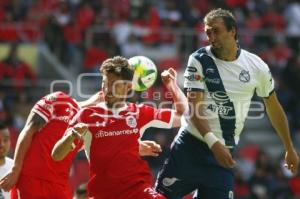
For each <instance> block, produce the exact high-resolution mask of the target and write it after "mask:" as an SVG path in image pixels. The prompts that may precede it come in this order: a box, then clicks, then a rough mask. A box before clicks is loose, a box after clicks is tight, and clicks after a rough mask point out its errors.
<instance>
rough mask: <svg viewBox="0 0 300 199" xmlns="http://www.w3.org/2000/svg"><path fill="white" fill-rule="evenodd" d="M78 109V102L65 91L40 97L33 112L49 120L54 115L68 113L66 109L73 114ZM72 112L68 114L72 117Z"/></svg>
mask: <svg viewBox="0 0 300 199" xmlns="http://www.w3.org/2000/svg"><path fill="white" fill-rule="evenodd" d="M77 109H79V107H78V104H77V103H76V102H75V101H74V100H73V99H72V98H71V97H70V96H69V95H67V94H65V93H63V92H54V93H51V94H49V95H46V96H45V97H43V98H42V99H40V100H39V101H38V102H37V103H36V104H35V105H34V107H33V108H32V112H34V113H36V114H38V115H39V116H40V117H42V118H43V119H44V120H45V121H46V122H48V121H49V120H51V119H52V118H53V117H57V116H62V115H66V114H65V112H66V111H69V112H71V113H72V114H73V113H74V112H77ZM71 110H72V111H71ZM72 114H69V115H67V116H68V117H69V118H70V117H72Z"/></svg>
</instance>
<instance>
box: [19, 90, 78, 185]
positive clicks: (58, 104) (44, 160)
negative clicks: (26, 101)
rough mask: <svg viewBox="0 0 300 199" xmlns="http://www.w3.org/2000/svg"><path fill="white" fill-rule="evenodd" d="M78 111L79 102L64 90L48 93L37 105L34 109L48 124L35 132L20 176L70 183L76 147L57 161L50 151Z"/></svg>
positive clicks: (64, 183)
mask: <svg viewBox="0 0 300 199" xmlns="http://www.w3.org/2000/svg"><path fill="white" fill-rule="evenodd" d="M78 110H79V106H78V104H77V103H76V102H75V101H74V100H73V99H72V98H71V97H70V96H68V95H66V94H65V93H63V92H55V93H52V94H49V95H47V96H45V97H43V98H42V99H41V100H39V101H38V102H37V103H36V104H35V106H34V107H33V109H32V111H33V112H34V113H36V114H38V115H39V116H41V117H42V118H43V119H44V120H45V121H46V123H45V125H44V126H43V127H42V128H41V129H40V130H39V131H38V132H35V134H34V137H33V139H32V143H31V145H30V148H29V150H28V152H27V154H26V156H25V159H24V164H23V168H22V171H21V176H20V177H21V178H22V176H23V177H25V178H28V177H32V178H37V179H42V180H46V181H49V182H53V183H58V184H62V185H66V184H68V179H69V170H70V167H71V164H72V159H73V157H74V156H75V155H76V152H77V150H73V151H72V152H71V153H70V154H69V155H68V156H67V157H66V158H65V159H63V160H62V161H54V160H53V159H52V157H51V151H52V149H53V147H54V145H55V143H56V142H57V141H58V140H59V139H60V138H61V137H62V136H63V135H64V133H65V131H66V129H67V128H68V125H69V121H70V120H71V119H72V118H73V117H74V115H75V114H76V113H77V112H78ZM25 180H26V179H25Z"/></svg>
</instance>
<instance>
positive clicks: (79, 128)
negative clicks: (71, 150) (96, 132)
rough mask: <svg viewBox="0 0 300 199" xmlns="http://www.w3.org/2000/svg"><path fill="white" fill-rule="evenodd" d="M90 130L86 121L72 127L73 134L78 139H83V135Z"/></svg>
mask: <svg viewBox="0 0 300 199" xmlns="http://www.w3.org/2000/svg"><path fill="white" fill-rule="evenodd" d="M87 131H88V127H87V125H86V124H84V123H78V124H76V125H75V126H74V127H73V129H72V135H73V136H74V137H75V138H77V139H83V136H84V135H85V134H86V132H87Z"/></svg>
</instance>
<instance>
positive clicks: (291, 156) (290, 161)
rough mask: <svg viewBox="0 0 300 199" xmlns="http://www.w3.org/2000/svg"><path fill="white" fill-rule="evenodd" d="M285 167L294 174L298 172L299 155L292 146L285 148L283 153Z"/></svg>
mask: <svg viewBox="0 0 300 199" xmlns="http://www.w3.org/2000/svg"><path fill="white" fill-rule="evenodd" d="M285 163H286V164H285V165H284V166H285V167H286V168H287V169H289V170H290V171H291V172H292V173H293V174H294V175H296V174H297V173H298V169H299V157H298V155H297V152H296V151H295V149H294V148H292V149H290V150H287V151H286V153H285Z"/></svg>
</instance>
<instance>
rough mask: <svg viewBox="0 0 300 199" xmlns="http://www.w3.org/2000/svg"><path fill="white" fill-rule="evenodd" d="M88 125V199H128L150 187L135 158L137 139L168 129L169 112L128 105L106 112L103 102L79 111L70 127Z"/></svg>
mask: <svg viewBox="0 0 300 199" xmlns="http://www.w3.org/2000/svg"><path fill="white" fill-rule="evenodd" d="M78 122H83V123H85V124H87V125H88V129H89V131H88V132H87V133H86V134H85V136H84V147H85V151H86V154H87V157H88V160H89V162H90V180H89V182H88V192H89V197H94V199H98V198H105V199H117V198H122V199H129V198H132V197H131V196H132V195H134V194H133V193H134V192H138V191H139V190H136V187H137V186H139V187H141V186H144V187H150V186H151V185H152V175H151V173H150V169H149V167H148V164H147V162H146V161H144V160H142V159H141V157H140V155H139V143H138V140H139V139H140V137H141V136H142V134H143V133H144V132H145V130H146V129H147V128H149V127H158V128H171V127H172V122H173V114H172V110H170V109H155V108H152V107H150V106H146V105H136V104H132V103H130V104H128V105H127V106H126V107H123V108H120V109H117V110H116V109H115V110H112V109H108V108H107V107H106V106H105V104H104V103H100V104H99V105H97V106H93V107H88V108H84V109H82V110H80V112H78V114H77V115H76V116H75V117H74V120H73V122H72V126H73V125H75V124H76V123H78Z"/></svg>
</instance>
